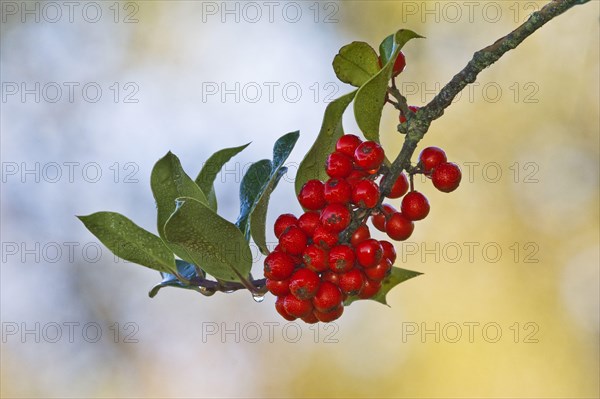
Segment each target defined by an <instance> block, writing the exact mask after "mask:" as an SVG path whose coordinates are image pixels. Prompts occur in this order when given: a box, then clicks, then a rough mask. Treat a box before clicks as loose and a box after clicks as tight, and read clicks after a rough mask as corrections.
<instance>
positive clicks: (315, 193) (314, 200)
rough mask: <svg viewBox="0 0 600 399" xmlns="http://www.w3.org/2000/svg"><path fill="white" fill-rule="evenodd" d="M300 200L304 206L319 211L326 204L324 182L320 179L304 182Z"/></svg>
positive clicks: (299, 196)
mask: <svg viewBox="0 0 600 399" xmlns="http://www.w3.org/2000/svg"><path fill="white" fill-rule="evenodd" d="M298 201H299V202H300V205H302V207H303V208H306V209H310V210H311V211H317V210H319V209H322V208H323V207H324V206H325V196H324V194H323V183H322V182H321V181H320V180H316V179H313V180H309V181H307V182H306V183H304V186H302V189H301V190H300V194H298Z"/></svg>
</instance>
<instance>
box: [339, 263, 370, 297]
mask: <svg viewBox="0 0 600 399" xmlns="http://www.w3.org/2000/svg"><path fill="white" fill-rule="evenodd" d="M367 270H368V269H367ZM364 282H365V276H364V274H363V273H362V272H361V271H360V270H359V269H357V268H354V269H352V270H349V271H347V272H346V273H342V274H340V289H341V290H342V292H343V293H344V294H346V295H357V294H358V293H359V292H360V290H361V289H362V287H363V284H364Z"/></svg>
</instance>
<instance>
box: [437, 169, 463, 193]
mask: <svg viewBox="0 0 600 399" xmlns="http://www.w3.org/2000/svg"><path fill="white" fill-rule="evenodd" d="M461 178H462V174H461V172H460V168H459V167H458V165H456V164H455V163H452V162H446V163H442V164H440V165H438V166H437V167H436V168H435V169H434V170H433V174H432V175H431V181H432V182H433V185H434V186H435V188H437V189H438V190H440V191H442V192H444V193H449V192H451V191H454V190H456V189H457V188H458V185H459V184H460V179H461Z"/></svg>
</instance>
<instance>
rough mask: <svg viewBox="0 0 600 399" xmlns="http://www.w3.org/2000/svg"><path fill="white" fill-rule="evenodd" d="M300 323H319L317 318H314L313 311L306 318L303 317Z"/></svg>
mask: <svg viewBox="0 0 600 399" xmlns="http://www.w3.org/2000/svg"><path fill="white" fill-rule="evenodd" d="M302 321H303V322H305V323H307V324H315V323H318V322H319V319H318V318H317V316H315V311H314V310H313V311H312V312H310V313H309V314H308V316H304V317H303V318H302Z"/></svg>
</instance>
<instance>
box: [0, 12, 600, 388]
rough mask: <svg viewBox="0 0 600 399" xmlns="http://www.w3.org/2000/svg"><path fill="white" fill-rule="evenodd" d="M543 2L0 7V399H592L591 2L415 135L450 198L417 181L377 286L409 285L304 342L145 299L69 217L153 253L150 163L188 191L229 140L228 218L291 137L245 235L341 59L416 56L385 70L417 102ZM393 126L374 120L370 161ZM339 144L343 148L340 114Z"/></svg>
mask: <svg viewBox="0 0 600 399" xmlns="http://www.w3.org/2000/svg"><path fill="white" fill-rule="evenodd" d="M543 4H544V2H535V1H527V2H525V1H514V2H505V1H501V2H500V1H498V2H485V1H484V2H478V1H475V2H444V1H418V2H413V1H368V2H367V1H347V2H346V1H344V2H342V1H331V2H330V1H323V2H316V1H315V2H313V1H306V2H304V1H302V2H300V1H298V2H285V1H284V2H279V1H274V2H240V1H226V2H220V1H219V2H212V1H194V2H189V1H140V2H79V1H74V2H39V1H26V2H11V1H2V3H1V7H2V8H1V18H2V20H1V30H0V33H1V61H0V67H1V82H2V102H1V103H0V105H1V107H2V112H1V125H0V127H1V156H2V191H1V198H0V199H1V217H2V225H1V235H2V237H1V244H2V266H1V269H0V271H1V319H2V342H1V372H0V376H1V391H0V393H1V395H2V397H27V398H31V397H44V398H48V397H60V398H69V397H134V396H135V397H324V396H339V397H461V398H464V397H538V398H540V397H588V398H592V397H598V396H599V395H600V385H599V377H598V375H599V371H600V370H599V369H600V360H599V351H600V344H599V337H600V328H599V325H600V320H599V314H600V309H599V302H600V298H599V283H600V277H599V264H600V259H599V253H600V251H599V198H598V196H599V189H598V188H599V167H598V166H599V147H600V146H599V131H600V127H599V120H600V118H599V82H598V78H599V73H598V72H599V69H598V64H599V54H598V49H599V48H600V46H599V37H600V35H599V29H598V22H599V15H600V12H599V11H600V10H599V8H600V7H599V4H600V3H598V2H597V1H592V2H590V3H589V4H586V5H583V6H578V7H576V8H574V9H572V10H570V11H568V12H567V13H566V14H564V15H562V16H560V17H558V18H556V19H555V20H553V21H551V22H550V23H548V24H547V25H546V26H544V27H543V28H542V29H540V30H539V31H538V32H536V33H535V34H534V35H533V36H531V37H530V38H528V39H527V40H526V41H525V43H523V44H522V45H521V46H520V47H519V48H517V49H516V50H514V51H511V52H510V53H509V54H507V55H506V56H504V57H503V58H502V59H501V60H500V61H499V62H498V63H496V64H495V65H493V66H492V67H491V68H489V69H488V70H486V71H484V72H483V73H482V74H481V75H480V78H479V80H478V81H477V82H476V83H475V84H474V85H472V86H470V87H469V88H467V89H465V91H464V92H463V93H462V95H461V96H460V97H459V98H457V100H456V101H455V104H453V106H452V107H450V108H449V109H448V110H447V111H446V113H445V115H444V117H443V118H441V119H439V120H438V121H436V122H434V123H433V125H432V127H431V129H430V131H429V133H428V134H427V136H426V138H425V139H424V140H423V142H422V146H421V147H420V148H424V147H425V146H427V145H437V146H441V147H442V148H444V149H445V150H446V152H447V154H448V156H449V158H450V160H451V161H454V162H456V163H458V164H459V165H460V166H461V168H462V170H463V183H462V185H461V187H460V188H459V189H458V190H457V191H456V192H454V193H452V194H451V195H450V194H444V193H440V192H437V191H436V190H435V189H434V188H433V187H432V185H431V184H429V182H426V181H421V180H419V179H417V187H418V189H419V190H420V191H422V192H424V193H425V194H426V195H427V196H428V198H429V200H430V203H431V212H430V214H429V216H428V218H427V219H425V220H423V221H421V222H419V223H418V224H417V226H416V229H415V233H414V234H413V236H412V237H411V238H410V239H409V240H408V241H407V242H404V243H398V244H397V245H396V249H397V251H398V254H399V256H398V262H397V266H401V267H404V268H407V269H411V270H417V271H420V272H423V273H424V275H423V276H420V277H418V278H416V279H414V280H410V281H408V282H406V283H404V284H402V285H400V286H399V287H397V288H396V289H394V290H393V291H392V292H391V293H390V294H389V296H388V302H389V304H390V305H391V307H390V308H388V307H385V306H382V305H380V304H378V303H375V302H371V301H364V302H360V303H355V304H353V305H352V306H351V307H349V308H347V309H346V312H345V314H344V317H342V318H341V319H340V320H338V321H337V322H336V323H335V324H331V325H327V326H326V325H321V324H319V325H316V326H307V325H304V324H295V323H287V322H285V320H283V319H281V318H280V317H279V316H278V314H277V313H276V312H275V310H274V306H273V303H274V298H273V297H267V299H266V300H265V301H264V302H263V303H255V302H254V301H253V300H252V299H251V296H250V295H249V294H248V293H247V292H237V293H234V294H231V295H224V294H218V295H215V296H213V297H211V298H205V297H202V296H201V295H199V294H197V293H195V292H192V291H186V290H176V289H172V288H166V289H164V290H163V291H161V292H160V293H159V294H158V296H157V297H155V298H154V299H150V298H149V297H148V295H147V293H148V291H149V289H150V288H151V287H152V286H153V285H154V284H156V283H157V282H158V281H159V280H160V276H159V275H158V273H157V272H154V271H152V270H149V269H145V268H142V267H139V266H136V265H133V264H128V263H126V262H123V261H120V260H118V259H115V257H114V256H113V255H112V254H111V253H110V252H109V251H108V250H107V249H106V248H105V247H103V246H102V245H101V244H99V242H98V241H97V240H96V239H95V237H94V236H92V235H91V234H90V233H89V232H88V231H87V230H86V229H85V228H84V227H83V225H82V224H81V223H80V222H79V221H78V220H77V219H76V218H75V215H86V214H90V213H93V212H96V211H99V210H111V211H116V212H121V213H123V214H125V215H127V216H128V217H130V218H131V219H132V220H133V221H135V222H136V223H137V224H139V225H140V226H142V227H144V228H146V229H148V230H150V231H152V232H155V231H156V227H155V206H154V201H153V198H152V194H151V191H150V185H149V176H150V171H151V168H152V166H153V164H154V163H155V162H156V161H157V160H158V159H159V158H160V157H162V156H163V155H164V154H165V153H166V152H167V151H169V150H171V151H173V152H174V153H175V154H177V155H178V156H179V157H180V159H181V161H182V164H183V166H184V168H185V169H186V171H187V172H188V174H190V175H191V176H195V175H196V174H197V173H198V171H199V170H200V168H201V166H202V162H203V160H205V159H206V158H207V157H209V156H210V155H211V154H212V153H213V152H215V151H217V150H219V149H221V148H224V147H230V146H236V145H240V144H243V143H247V142H250V141H251V142H252V144H251V146H250V147H249V148H248V149H247V150H246V151H244V152H242V153H241V154H240V155H238V156H237V157H236V158H234V160H233V161H232V162H230V163H229V164H228V165H227V166H226V173H222V174H221V176H220V177H219V178H218V180H217V182H218V183H217V188H216V189H217V195H218V198H219V201H220V213H221V214H222V215H223V216H224V217H226V218H228V219H230V220H234V219H235V218H236V216H237V213H238V208H239V200H238V191H237V190H238V186H239V185H238V183H239V181H240V179H241V176H242V173H243V172H244V171H245V168H247V167H248V165H249V164H250V163H251V162H254V161H256V160H258V159H262V158H268V157H270V155H271V148H272V144H273V143H274V141H275V140H276V139H277V138H278V137H280V136H281V135H282V134H284V133H287V132H290V131H294V130H300V132H301V136H300V140H299V142H298V145H297V147H296V149H295V150H294V152H293V153H292V155H291V157H290V159H289V160H288V166H289V167H290V171H289V174H288V176H286V177H285V178H284V180H282V182H281V184H280V186H279V187H278V189H277V190H276V192H275V194H274V195H273V197H272V199H271V207H270V211H269V215H268V221H269V223H270V224H272V222H273V221H274V220H275V218H276V217H277V215H278V214H281V213H285V212H293V213H299V212H300V207H299V205H298V204H297V202H296V201H295V200H294V189H293V179H294V172H295V168H294V166H295V165H297V164H298V163H299V162H300V161H301V159H302V157H303V155H304V154H305V152H306V151H307V150H308V148H309V147H310V145H311V143H312V141H313V140H314V139H315V137H316V135H317V133H318V131H319V127H320V124H321V120H322V115H323V112H324V110H325V107H326V106H327V103H328V102H330V101H331V100H333V99H334V98H336V97H338V96H340V95H342V94H344V93H347V92H349V91H350V90H351V88H350V87H349V86H347V85H345V84H343V83H340V82H338V81H337V80H336V77H335V74H334V73H333V70H332V68H331V61H332V60H333V57H334V55H335V54H336V53H337V51H338V49H339V48H340V47H341V46H343V45H345V44H347V43H349V42H351V41H355V40H359V41H366V42H369V43H371V44H372V45H373V46H374V47H375V48H377V46H378V44H379V42H380V41H381V40H382V39H383V38H384V37H385V36H387V35H388V34H390V33H392V32H394V31H395V30H397V29H399V28H408V29H412V30H414V31H416V32H418V33H420V34H422V35H423V36H426V37H427V39H426V40H414V41H412V42H410V43H409V44H407V46H406V47H405V50H404V53H405V54H406V58H407V63H408V66H407V69H406V70H405V72H403V73H402V75H401V76H400V78H399V79H398V85H399V87H400V88H401V89H402V90H403V91H404V93H405V94H406V96H407V98H408V99H409V102H410V103H411V104H414V105H423V104H425V103H427V102H428V101H430V100H431V99H432V98H433V96H434V95H435V93H436V92H437V91H439V89H440V88H441V87H442V86H443V85H444V84H445V83H446V82H448V81H449V80H450V78H451V77H452V76H453V75H454V74H455V73H457V72H458V71H459V70H460V69H461V68H462V67H463V66H464V65H465V64H466V63H467V61H468V60H469V59H470V58H471V56H472V54H473V52H474V51H476V50H478V49H480V48H483V47H485V46H486V45H488V44H491V43H493V42H494V41H495V40H496V39H498V38H499V37H501V36H503V35H505V34H507V33H508V32H510V31H511V30H513V29H514V28H516V27H517V26H518V25H519V24H520V23H521V22H522V21H524V20H525V19H526V18H527V16H528V15H529V14H530V13H531V12H532V11H535V10H536V9H539V8H540V7H541V6H542V5H543ZM396 124H397V115H396V114H395V113H394V112H393V110H391V109H389V110H388V109H386V111H385V113H384V119H383V123H382V131H381V134H382V141H383V144H384V146H385V148H386V151H387V152H388V154H389V153H391V154H395V153H397V151H398V150H399V149H400V147H401V144H402V137H401V136H399V135H398V134H397V133H396V132H395V129H396ZM345 127H346V131H347V132H351V133H356V132H357V131H358V130H357V128H356V124H355V123H354V121H353V117H352V112H351V110H349V112H347V114H346V115H345ZM392 204H396V205H399V204H397V203H394V202H392ZM268 234H269V238H270V239H271V240H273V238H274V236H273V233H272V231H271V230H269V232H268ZM380 238H383V237H380ZM261 268H262V265H261V259H260V258H259V257H258V256H257V258H256V263H255V268H254V271H255V275H260V274H261Z"/></svg>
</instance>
